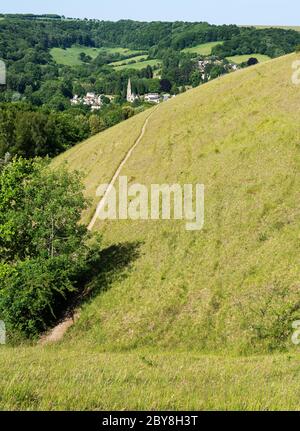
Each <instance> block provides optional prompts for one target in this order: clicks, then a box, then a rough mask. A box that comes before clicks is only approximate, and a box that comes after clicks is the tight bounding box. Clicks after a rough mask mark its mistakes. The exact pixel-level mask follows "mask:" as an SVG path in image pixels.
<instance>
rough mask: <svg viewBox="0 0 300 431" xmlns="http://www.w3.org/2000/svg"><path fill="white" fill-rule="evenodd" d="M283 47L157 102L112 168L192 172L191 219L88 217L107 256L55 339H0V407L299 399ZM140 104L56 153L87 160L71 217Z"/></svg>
mask: <svg viewBox="0 0 300 431" xmlns="http://www.w3.org/2000/svg"><path fill="white" fill-rule="evenodd" d="M296 58H297V56H296V55H289V56H286V57H283V58H279V59H276V60H273V61H270V62H268V63H265V64H260V65H258V66H255V67H251V68H249V69H246V70H242V71H239V72H236V73H233V74H230V75H227V76H225V77H222V78H220V79H218V80H214V81H212V82H210V83H208V84H206V85H204V86H202V87H198V88H196V89H194V90H191V91H188V92H186V93H184V94H183V95H181V96H178V97H176V98H175V99H172V100H170V101H168V102H167V103H164V104H162V105H160V106H159V108H158V110H157V111H155V112H154V114H153V116H152V117H151V119H150V120H149V124H148V128H147V130H146V133H145V136H144V138H143V140H142V141H141V143H140V144H139V146H138V147H137V148H136V149H135V151H134V153H133V155H132V157H131V159H130V160H129V162H128V164H127V166H126V167H125V168H124V170H123V172H122V175H127V176H128V178H129V180H130V182H131V183H138V182H139V183H142V184H146V185H150V184H152V183H160V184H162V183H169V184H170V183H180V184H184V183H203V184H205V188H206V195H205V205H206V209H205V217H206V219H205V226H204V229H203V230H202V231H200V232H186V231H185V229H184V223H182V222H178V221H173V222H168V221H157V222H152V221H147V222H146V221H135V222H133V221H115V222H105V223H100V222H99V223H98V225H97V226H96V228H97V229H98V230H101V232H103V235H104V238H103V246H104V248H105V256H106V258H107V262H110V263H112V268H111V269H107V268H106V265H105V261H104V260H103V263H102V266H101V265H100V267H99V269H97V268H95V274H94V277H93V278H92V279H91V281H90V285H89V288H90V290H91V292H92V293H93V297H92V298H90V300H89V301H87V302H86V303H85V304H84V305H83V307H82V311H81V316H80V318H79V320H78V322H77V323H76V324H75V325H74V326H73V327H72V328H71V330H70V331H69V333H68V334H67V335H66V337H65V339H64V341H63V342H62V343H61V344H60V345H55V346H48V347H45V348H41V347H27V348H26V347H24V348H18V349H15V348H8V347H2V348H1V349H0V366H1V369H2V371H3V372H2V373H1V379H0V400H1V408H3V409H5V408H6V409H30V408H36V409H57V408H61V409H106V408H109V409H120V408H124V409H136V408H137V409H151V408H153V409H176V408H180V409H264V410H271V409H299V402H298V397H297V393H298V391H299V378H298V374H299V353H298V352H297V350H296V348H295V347H294V346H293V345H292V343H291V341H290V337H291V333H292V330H291V323H292V321H293V320H296V319H299V316H300V310H299V289H298V285H299V279H300V268H299V265H298V254H299V251H300V243H299V229H300V204H299V202H300V192H299V190H300V175H299V172H300V150H299V145H300V141H299V136H300V125H299V115H300V106H299V97H300V86H298V87H297V86H294V85H293V84H292V83H291V73H292V68H291V65H292V62H293V61H294V60H295V59H296ZM149 113H150V111H146V112H143V113H142V114H140V115H137V116H135V117H133V118H131V119H130V120H128V121H127V122H124V123H121V124H119V125H117V126H115V127H113V128H111V129H109V130H106V131H105V132H103V133H101V134H99V135H98V136H96V137H93V138H91V139H89V140H88V141H86V142H83V143H81V144H80V145H78V146H76V147H74V148H72V149H71V150H69V151H67V152H66V153H65V154H62V155H61V156H59V158H58V159H56V160H55V162H54V165H56V164H60V163H63V162H64V161H68V162H69V166H70V169H75V168H76V169H81V170H83V171H84V172H85V184H86V195H87V196H89V197H91V198H92V204H91V208H90V210H89V212H87V213H86V214H85V215H84V217H83V220H84V221H86V222H87V221H88V220H89V219H90V217H91V215H92V212H93V209H94V208H95V206H96V203H97V200H96V199H95V197H94V196H95V191H96V189H97V186H98V185H99V184H101V183H104V182H107V181H108V180H109V179H110V178H111V176H112V173H113V172H114V171H115V169H116V167H117V166H118V164H119V163H120V161H121V160H122V159H123V157H124V155H125V153H126V152H127V151H128V149H129V148H130V147H131V145H132V144H133V142H134V141H135V139H136V138H137V136H138V135H139V133H140V130H141V128H142V126H143V123H144V121H145V119H146V118H147V116H148V115H149ZM105 271H106V272H105ZM0 347H1V346H0ZM284 348H285V349H287V350H289V351H290V352H289V353H288V354H278V353H276V354H275V353H272V352H274V350H281V349H284ZM218 352H220V353H221V354H220V356H218ZM254 352H255V353H261V354H262V355H261V356H249V354H250V353H254ZM236 353H239V355H240V356H238V357H237V356H234V355H235V354H236ZM242 354H244V355H248V356H243V355H242ZM79 388H80V390H79Z"/></svg>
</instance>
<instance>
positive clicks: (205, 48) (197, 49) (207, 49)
mask: <svg viewBox="0 0 300 431" xmlns="http://www.w3.org/2000/svg"><path fill="white" fill-rule="evenodd" d="M222 43H223V42H222V41H220V42H208V43H201V44H200V45H196V46H193V47H191V48H185V49H183V50H182V52H189V53H196V54H199V55H210V54H211V51H212V49H213V48H214V47H215V46H216V45H220V44H222Z"/></svg>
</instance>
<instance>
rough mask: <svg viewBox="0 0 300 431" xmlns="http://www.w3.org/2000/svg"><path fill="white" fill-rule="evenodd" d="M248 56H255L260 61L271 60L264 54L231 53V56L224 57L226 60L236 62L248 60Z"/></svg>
mask: <svg viewBox="0 0 300 431" xmlns="http://www.w3.org/2000/svg"><path fill="white" fill-rule="evenodd" d="M250 57H255V58H257V60H258V61H259V62H260V63H263V62H265V61H268V60H271V58H270V57H269V56H268V55H264V54H246V55H233V56H231V57H226V58H227V60H229V61H233V62H234V63H236V64H240V63H244V62H246V61H248V60H249V58H250Z"/></svg>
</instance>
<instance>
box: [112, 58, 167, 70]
mask: <svg viewBox="0 0 300 431" xmlns="http://www.w3.org/2000/svg"><path fill="white" fill-rule="evenodd" d="M130 60H131V59H129V61H130ZM159 65H160V60H157V59H153V60H145V61H139V62H137V63H133V64H123V66H115V69H116V70H123V69H135V70H141V69H144V68H145V67H147V66H151V67H155V66H159Z"/></svg>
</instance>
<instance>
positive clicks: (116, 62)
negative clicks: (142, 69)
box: [109, 54, 148, 67]
mask: <svg viewBox="0 0 300 431" xmlns="http://www.w3.org/2000/svg"><path fill="white" fill-rule="evenodd" d="M147 57H148V55H145V54H144V55H137V56H135V57H131V58H127V59H126V60H120V61H113V62H112V63H110V64H109V66H114V67H118V66H124V65H125V64H128V63H130V62H131V61H136V62H138V61H141V60H146V58H147Z"/></svg>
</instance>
